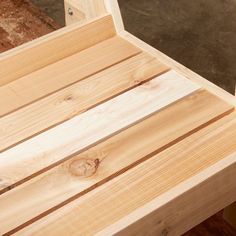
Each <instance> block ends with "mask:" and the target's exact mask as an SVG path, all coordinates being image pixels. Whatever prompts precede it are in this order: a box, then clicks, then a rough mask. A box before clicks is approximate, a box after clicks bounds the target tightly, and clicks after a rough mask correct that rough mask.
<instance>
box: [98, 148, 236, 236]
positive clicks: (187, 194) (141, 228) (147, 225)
mask: <svg viewBox="0 0 236 236" xmlns="http://www.w3.org/2000/svg"><path fill="white" fill-rule="evenodd" d="M235 159H236V152H235V153H234V154H232V155H230V156H228V157H227V158H224V159H223V160H221V161H219V162H218V163H216V164H214V165H212V166H211V167H209V168H207V169H206V170H205V171H204V172H201V173H199V174H197V175H195V176H193V177H192V178H190V179H189V180H187V181H185V182H183V183H181V184H179V185H178V186H176V187H175V188H173V189H171V190H170V191H168V192H166V193H165V194H162V195H161V196H160V197H157V198H156V199H154V200H153V201H151V202H150V203H148V204H146V205H144V206H143V207H141V208H139V209H138V210H137V211H134V212H133V213H132V214H130V215H128V216H127V217H125V218H123V219H121V220H120V221H119V222H117V223H115V224H114V225H112V226H111V227H108V228H107V229H105V230H103V231H101V232H99V233H98V234H96V235H97V236H102V235H116V236H122V235H127V236H129V235H137V236H142V235H148V236H156V235H159V234H162V235H163V234H165V235H166V234H167V235H172V236H179V235H182V234H184V233H185V232H187V231H188V230H190V229H192V228H193V227H194V226H197V225H198V224H200V223H202V222H203V221H205V220H207V219H208V218H209V217H211V216H212V215H214V214H216V213H217V212H219V211H221V210H222V209H223V208H225V207H226V206H227V205H229V204H231V203H232V202H233V201H235V198H236V182H235V179H234V175H235V171H236V164H235ZM213 188H214V189H217V191H212V189H213ZM216 192H217V194H216ZM193 202H194V204H193ZM164 203H165V204H164ZM221 217H222V216H221ZM157 222H158V223H157ZM124 226H125V227H126V228H125V227H124ZM120 228H125V229H124V230H121V231H120ZM220 229H221V228H218V231H217V232H220V231H221V230H220ZM219 230H220V231H219ZM147 231H148V232H147ZM115 232H116V233H115ZM215 232H216V231H215ZM222 232H223V231H222ZM188 235H191V231H190V232H189V233H188Z"/></svg>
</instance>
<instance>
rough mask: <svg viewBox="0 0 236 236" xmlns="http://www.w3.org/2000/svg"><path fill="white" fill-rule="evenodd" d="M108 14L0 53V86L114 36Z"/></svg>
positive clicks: (113, 29)
mask: <svg viewBox="0 0 236 236" xmlns="http://www.w3.org/2000/svg"><path fill="white" fill-rule="evenodd" d="M115 34H116V33H115V28H114V24H113V21H112V17H111V16H110V15H108V16H105V17H102V18H99V19H94V20H93V21H91V22H87V24H84V25H80V24H75V25H74V26H71V27H66V28H64V29H61V30H58V31H56V32H53V33H51V34H49V35H46V36H44V37H42V38H40V39H37V40H34V41H32V42H30V43H27V44H25V45H22V46H20V47H17V48H15V49H13V50H10V51H7V52H6V53H2V54H1V55H0V68H1V69H0V86H2V85H5V84H7V83H9V82H11V81H14V80H16V79H18V78H20V77H22V76H24V75H26V74H28V73H31V72H33V71H35V70H38V69H40V68H42V67H44V66H47V65H48V64H51V63H54V62H56V61H59V60H61V59H63V58H66V57H68V56H70V55H73V54H74V53H77V52H79V51H81V50H83V49H86V48H88V47H91V46H93V45H95V44H97V43H99V42H102V41H104V40H106V39H108V38H111V37H113V36H115Z"/></svg>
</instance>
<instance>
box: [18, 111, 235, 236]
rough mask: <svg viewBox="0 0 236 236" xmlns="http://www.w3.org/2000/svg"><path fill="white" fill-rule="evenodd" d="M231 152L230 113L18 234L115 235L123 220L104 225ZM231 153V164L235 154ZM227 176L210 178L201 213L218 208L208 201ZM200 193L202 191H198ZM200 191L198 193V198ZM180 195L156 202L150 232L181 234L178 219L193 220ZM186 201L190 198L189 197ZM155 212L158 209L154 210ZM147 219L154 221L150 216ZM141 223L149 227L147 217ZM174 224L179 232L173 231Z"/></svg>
mask: <svg viewBox="0 0 236 236" xmlns="http://www.w3.org/2000/svg"><path fill="white" fill-rule="evenodd" d="M222 133H224V135H222ZM222 143H223V144H224V145H222ZM235 151H236V114H235V113H233V114H232V115H230V116H227V117H225V118H224V119H221V120H220V121H218V122H215V123H214V124H212V125H210V126H207V127H206V128H204V129H202V130H200V131H198V132H196V133H194V134H193V135H191V136H189V137H188V138H186V139H184V140H182V141H181V142H179V143H178V144H176V145H174V146H172V147H170V148H168V149H166V150H165V151H163V152H161V153H159V154H157V155H155V156H153V157H152V158H151V159H149V160H147V161H145V162H143V163H142V164H140V165H138V166H136V167H134V168H132V169H131V170H129V171H128V172H126V173H124V174H122V175H121V176H119V177H117V178H115V179H113V180H111V181H110V182H108V183H107V184H105V185H103V186H101V187H98V188H96V189H95V190H94V191H92V192H90V193H88V194H86V195H85V196H83V197H81V198H79V199H78V200H75V201H73V202H71V203H69V204H67V205H66V206H64V207H63V208H61V209H59V210H57V211H55V212H54V213H53V214H50V215H48V216H46V217H44V218H42V219H41V220H39V221H38V222H36V223H33V224H31V225H30V226H28V227H27V228H25V229H24V230H22V231H19V234H16V235H36V236H37V235H52V236H53V235H96V233H98V232H99V231H101V232H100V234H99V235H113V233H115V232H119V231H121V230H122V227H125V225H126V224H125V222H126V221H125V219H124V222H123V224H118V226H116V227H115V228H114V227H113V230H107V231H106V230H104V229H105V228H106V227H109V226H110V225H111V224H113V223H115V222H116V221H118V220H120V219H121V218H123V217H125V216H126V218H129V214H130V213H131V212H133V211H134V210H136V209H138V208H139V207H142V206H143V205H145V204H146V203H148V202H150V201H152V200H153V199H155V200H156V201H158V197H161V196H162V194H163V193H165V192H167V191H169V190H170V189H172V188H173V187H175V186H177V185H178V184H180V183H181V182H183V181H186V180H187V179H189V178H191V177H193V176H194V175H196V174H198V173H200V172H201V171H203V170H206V169H207V168H208V167H210V166H212V165H214V164H215V163H217V162H219V161H221V160H222V159H224V158H225V157H226V156H229V155H231V154H233V153H234V154H235ZM233 158H234V163H235V155H234V156H233V157H232V159H233ZM234 170H235V165H234ZM226 171H227V169H226ZM225 173H226V172H225ZM231 175H232V171H230V175H226V176H225V177H226V178H225V179H222V178H214V180H215V182H214V181H213V182H211V184H208V185H207V186H205V187H206V188H205V189H204V193H205V194H206V195H204V198H205V199H207V202H206V201H205V200H204V201H201V204H205V205H204V206H205V207H206V209H204V214H206V213H207V211H208V209H210V210H211V211H212V209H214V208H217V204H216V205H215V202H212V201H210V199H216V198H215V196H216V195H215V194H214V193H213V194H212V187H213V188H214V183H216V184H217V185H216V186H221V185H222V183H224V181H226V182H227V178H230V177H232V176H231ZM211 180H213V179H211ZM231 180H232V178H231ZM231 183H232V181H231ZM212 184H213V185H212ZM223 185H224V184H223ZM226 186H227V188H226V189H224V186H222V189H224V193H228V192H227V189H230V186H228V185H227V184H226ZM196 192H197V189H192V191H191V190H189V193H188V195H189V194H190V193H192V194H190V197H191V195H192V198H193V196H194V193H196ZM219 192H221V190H219ZM198 193H199V194H200V192H198ZM208 193H210V194H208ZM175 194H176V193H175ZM199 194H198V197H200V195H199ZM184 196H185V195H181V196H180V197H179V198H177V199H176V202H175V200H173V201H172V202H171V204H170V205H171V208H170V205H169V204H165V205H162V204H161V203H160V202H159V204H158V205H159V207H160V206H162V208H161V211H160V215H159V216H160V218H158V217H157V218H155V219H156V220H157V219H158V222H156V221H155V227H153V228H151V229H152V230H155V231H151V233H150V235H161V234H164V232H167V233H168V234H169V235H179V234H178V232H179V233H181V232H183V231H181V228H179V227H178V222H181V226H182V228H184V227H186V226H185V222H188V223H189V220H191V217H190V216H191V209H193V210H196V209H195V207H194V206H195V205H194V204H192V205H193V206H191V204H190V205H189V206H186V205H182V207H181V208H180V207H179V205H178V203H179V201H178V199H182V201H181V203H182V204H185V201H184V198H183V197H184ZM221 196H222V195H221ZM222 197H225V196H222ZM226 197H227V195H226ZM185 200H187V202H188V203H190V202H189V198H187V199H185ZM192 200H193V199H192ZM192 200H191V203H192ZM231 200H232V199H231ZM196 201H197V199H196ZM197 202H198V201H197ZM221 202H222V201H221ZM175 203H176V204H175ZM199 203H200V201H199ZM206 203H208V205H206ZM197 204H198V203H197ZM184 206H185V207H184ZM183 208H184V210H183ZM175 209H176V210H175ZM183 211H184V212H186V211H187V212H188V214H186V215H185V214H182V213H181V212H183ZM157 213H158V209H156V214H157ZM168 216H170V217H168ZM197 216H200V215H199V214H198V215H197ZM132 217H133V219H135V215H132V216H130V219H129V220H130V221H129V224H131V222H132ZM194 218H195V219H196V218H197V217H194ZM151 219H154V218H151ZM126 220H127V219H126ZM149 222H150V224H152V226H154V222H153V221H149ZM175 225H176V226H177V227H175ZM145 226H146V227H147V226H148V222H147V221H146V225H145ZM117 227H119V228H117ZM176 228H177V229H178V231H175V230H176ZM102 230H104V231H102ZM147 230H148V228H145V227H144V228H142V227H139V225H138V226H137V228H135V227H133V228H132V230H131V229H129V230H127V231H124V232H123V234H121V235H145V234H147ZM149 232H150V231H149ZM154 233H156V234H154Z"/></svg>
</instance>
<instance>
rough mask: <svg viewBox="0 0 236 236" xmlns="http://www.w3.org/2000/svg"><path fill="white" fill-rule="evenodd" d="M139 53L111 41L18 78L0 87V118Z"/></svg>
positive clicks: (117, 39) (124, 44)
mask: <svg viewBox="0 0 236 236" xmlns="http://www.w3.org/2000/svg"><path fill="white" fill-rule="evenodd" d="M140 52H141V51H140V50H139V49H138V48H137V47H134V46H132V45H131V44H130V43H128V42H126V41H125V40H123V39H121V38H119V37H113V38H110V39H108V40H105V41H103V42H101V43H99V44H96V45H95V46H93V47H90V48H88V49H86V50H83V51H82V52H79V53H76V54H74V55H72V56H70V57H67V58H65V59H63V60H60V61H58V62H56V63H54V64H51V65H48V66H46V67H44V68H42V69H40V70H38V71H35V72H33V73H31V74H29V75H26V76H24V77H21V78H20V79H18V80H15V81H13V82H11V83H9V84H7V85H5V86H2V87H0V96H1V99H0V117H1V116H3V115H6V114H9V113H10V112H13V111H14V110H17V109H19V108H21V107H23V106H26V105H27V104H30V103H32V102H34V101H37V100H38V99H40V98H43V97H45V96H47V95H50V94H52V93H53V92H56V91H58V90H60V89H62V88H65V87H67V86H69V85H71V84H73V83H76V82H77V81H80V80H82V79H85V78H86V77H88V76H91V75H93V74H95V73H98V72H99V71H101V70H103V69H106V68H108V67H110V66H113V65H114V64H116V63H118V62H120V61H123V60H125V59H127V58H130V57H132V56H134V55H137V54H138V53H140Z"/></svg>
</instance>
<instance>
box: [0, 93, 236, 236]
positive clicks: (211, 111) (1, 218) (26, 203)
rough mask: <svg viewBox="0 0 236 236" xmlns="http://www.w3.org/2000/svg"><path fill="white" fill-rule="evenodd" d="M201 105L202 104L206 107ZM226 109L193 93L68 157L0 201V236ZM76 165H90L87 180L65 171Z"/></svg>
mask: <svg viewBox="0 0 236 236" xmlns="http://www.w3.org/2000/svg"><path fill="white" fill-rule="evenodd" d="M205 101H208V104H207V106H206V105H205ZM231 110H232V107H231V106H229V105H227V104H226V103H225V102H222V101H221V100H220V99H218V98H217V97H215V96H214V95H212V94H210V93H208V92H207V91H199V92H197V93H196V94H194V95H192V96H191V97H189V98H187V99H183V100H181V101H179V102H177V103H176V104H174V105H172V106H169V107H168V108H166V109H165V110H163V111H162V112H160V113H157V114H154V115H153V116H151V117H150V118H148V119H146V120H144V121H143V122H141V123H138V124H137V125H135V126H133V127H130V128H129V129H127V130H125V131H123V132H121V133H120V134H118V135H115V136H113V137H111V138H109V139H108V140H106V141H105V142H103V143H100V144H98V145H96V146H95V147H93V148H91V149H89V150H87V151H86V152H84V153H81V154H80V155H76V156H74V157H72V158H71V159H70V160H68V161H66V162H64V163H62V164H60V165H59V166H58V167H55V168H53V169H51V170H49V171H47V172H45V173H44V174H41V175H40V176H38V177H36V178H33V179H32V180H30V181H27V182H26V183H24V184H22V185H21V186H20V187H18V188H15V189H14V190H12V191H10V192H8V193H6V194H3V195H2V196H0V209H1V212H0V222H1V230H0V233H1V234H4V233H7V232H9V231H11V230H13V229H15V228H18V227H19V226H21V225H24V223H25V222H32V221H33V220H32V219H33V218H35V217H36V216H38V215H40V214H41V215H42V214H44V213H45V212H46V211H48V210H49V209H50V208H52V207H55V206H57V205H60V204H61V203H62V202H64V201H67V200H68V199H70V198H72V197H74V196H76V195H77V196H81V195H83V194H85V192H86V191H88V190H92V189H94V188H95V186H96V187H97V186H98V185H101V184H102V183H104V182H106V181H108V180H109V179H111V178H112V177H115V176H116V175H118V174H120V173H122V171H121V170H123V172H124V171H125V170H126V169H129V167H130V166H133V165H134V163H136V164H137V163H140V162H142V161H143V160H146V159H148V158H149V157H151V155H153V154H154V153H159V152H161V151H162V150H164V149H165V148H167V147H169V146H171V145H173V144H174V143H177V142H179V141H180V140H181V139H184V138H185V137H186V136H188V135H190V134H191V133H194V132H196V130H199V129H201V128H203V127H204V126H207V125H209V124H210V123H211V122H213V121H216V120H217V119H220V118H222V117H223V116H224V115H226V114H228V113H229V112H231ZM79 160H80V161H81V162H82V163H86V162H88V163H90V164H91V165H92V167H91V168H88V169H87V172H86V173H87V175H88V174H91V175H92V177H91V178H80V176H78V175H76V176H75V175H74V171H73V170H72V169H71V167H73V165H74V164H76V163H77V162H78V161H79ZM95 165H97V166H95ZM94 167H95V168H94ZM83 170H84V169H83ZM89 171H90V172H89ZM87 175H86V176H87ZM86 176H82V177H86ZM88 177H89V176H88ZM55 180H56V181H55ZM26 193H27V194H26ZM15 199H17V201H16V200H15ZM19 206H20V208H19ZM32 206H34V207H32ZM14 215H18V217H14Z"/></svg>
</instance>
